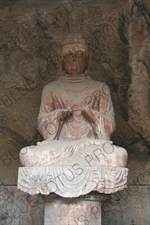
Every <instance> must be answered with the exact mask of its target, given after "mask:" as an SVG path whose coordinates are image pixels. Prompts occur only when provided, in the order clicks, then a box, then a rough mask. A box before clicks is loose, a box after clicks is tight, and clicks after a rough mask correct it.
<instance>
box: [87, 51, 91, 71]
mask: <svg viewBox="0 0 150 225" xmlns="http://www.w3.org/2000/svg"><path fill="white" fill-rule="evenodd" d="M89 61H90V53H89V52H88V53H87V65H86V69H87V68H88V67H89Z"/></svg>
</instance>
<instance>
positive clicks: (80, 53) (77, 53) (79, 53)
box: [76, 50, 83, 58]
mask: <svg viewBox="0 0 150 225" xmlns="http://www.w3.org/2000/svg"><path fill="white" fill-rule="evenodd" d="M82 55H83V51H82V50H78V51H77V52H76V56H77V57H78V58H79V57H81V56H82Z"/></svg>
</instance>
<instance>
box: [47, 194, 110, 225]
mask: <svg viewBox="0 0 150 225" xmlns="http://www.w3.org/2000/svg"><path fill="white" fill-rule="evenodd" d="M108 197H109V195H105V194H99V193H90V194H87V195H84V196H80V197H78V198H71V199H70V198H62V197H59V196H58V195H55V194H50V195H49V196H48V197H46V198H45V200H46V201H45V215H44V225H101V224H102V214H101V203H102V201H105V200H106V199H107V198H108Z"/></svg>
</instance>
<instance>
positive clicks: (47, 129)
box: [37, 88, 62, 140]
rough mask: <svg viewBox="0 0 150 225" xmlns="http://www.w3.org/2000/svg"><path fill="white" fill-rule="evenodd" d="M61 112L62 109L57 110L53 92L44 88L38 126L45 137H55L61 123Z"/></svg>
mask: <svg viewBox="0 0 150 225" xmlns="http://www.w3.org/2000/svg"><path fill="white" fill-rule="evenodd" d="M61 112H62V110H61V109H56V110H55V105H54V97H53V94H52V92H49V91H47V90H46V88H44V90H43V93H42V100H41V106H40V112H39V115H38V126H37V129H38V131H39V132H40V134H41V135H42V137H43V138H44V139H47V138H50V139H51V140H53V139H54V138H55V136H56V134H57V131H58V127H59V124H60V120H59V119H60V115H61Z"/></svg>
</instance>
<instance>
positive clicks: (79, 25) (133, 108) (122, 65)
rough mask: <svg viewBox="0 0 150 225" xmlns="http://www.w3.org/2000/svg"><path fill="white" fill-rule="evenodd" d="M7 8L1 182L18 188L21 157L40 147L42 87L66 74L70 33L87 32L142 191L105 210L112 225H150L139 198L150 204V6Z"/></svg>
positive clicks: (132, 177) (1, 41)
mask: <svg viewBox="0 0 150 225" xmlns="http://www.w3.org/2000/svg"><path fill="white" fill-rule="evenodd" d="M72 5H73V7H72ZM0 6H1V9H0V14H1V27H0V30H1V37H0V45H1V48H0V51H1V54H0V73H1V76H0V81H1V87H0V90H1V97H0V107H1V113H0V124H1V130H0V137H1V140H0V145H1V147H0V149H1V150H0V182H1V183H2V182H4V183H5V184H6V185H8V184H10V185H12V184H16V183H17V168H18V167H19V166H20V163H19V159H18V151H19V149H21V148H22V147H23V146H26V145H29V144H32V143H33V144H34V143H36V141H37V131H36V128H35V127H36V126H35V123H36V122H35V121H36V119H37V115H38V111H39V106H40V98H41V92H42V88H43V86H45V84H47V83H49V82H50V81H53V80H55V79H57V78H58V77H59V75H60V73H61V67H60V64H59V57H58V55H59V52H60V43H61V42H62V40H63V38H64V37H65V36H66V35H67V34H68V33H69V32H70V31H73V30H75V29H77V30H81V32H82V34H83V36H84V38H85V39H86V41H87V42H88V44H89V49H90V52H91V56H90V60H91V62H90V67H89V69H88V73H89V74H90V75H91V77H92V78H93V79H96V80H100V81H102V82H105V83H107V84H108V85H109V87H110V89H111V94H112V97H113V104H114V108H115V113H116V124H117V130H116V132H115V133H114V135H113V140H114V143H115V144H116V145H120V146H122V147H124V148H126V149H127V150H128V154H129V159H128V167H129V170H130V173H129V184H133V185H134V183H136V185H135V186H133V187H134V189H136V187H137V186H138V188H139V189H141V192H136V194H135V195H134V194H132V196H127V197H126V199H125V197H124V199H122V200H121V207H122V208H120V206H119V204H117V203H118V201H117V200H116V201H115V202H112V205H113V206H112V208H111V207H110V206H108V207H107V209H106V208H105V215H104V216H103V218H104V224H109V223H110V224H114V225H116V224H118V225H122V224H123V225H127V224H136V225H141V224H144V225H149V221H150V218H149V217H148V216H149V211H148V210H149V206H148V205H147V204H146V205H145V207H144V208H142V206H143V205H141V209H142V210H143V211H140V210H141V209H138V210H137V208H135V206H137V203H138V205H139V206H140V203H139V200H138V199H141V202H143V203H142V204H144V202H146V201H150V200H149V196H150V195H149V194H148V191H147V190H149V185H148V183H149V177H150V176H149V169H150V158H149V156H148V154H147V153H148V151H149V143H150V142H149V141H150V135H149V134H150V126H149V123H150V118H149V111H150V101H149V90H150V89H149V71H150V64H149V56H150V41H149V40H150V24H149V14H150V4H149V0H144V1H119V0H115V1H94V2H93V1H73V0H72V1H69V2H67V1H48V0H45V1H32V0H28V1H23V0H16V1H15V0H13V1H12V0H11V1H10V0H5V1H4V0H2V1H1V2H0ZM64 6H65V7H66V8H67V10H65V8H64ZM54 49H56V52H55V51H54ZM32 65H33V67H32ZM18 89H19V90H20V91H21V93H22V94H20V93H19V92H18ZM26 93H27V94H26ZM19 97H20V98H19ZM31 105H34V107H31ZM33 121H34V122H33ZM9 151H10V152H9ZM10 153H11V154H12V155H13V156H12V155H11V154H10ZM3 154H6V156H5V158H4V157H2V156H3ZM10 162H11V164H9V163H10ZM7 164H9V165H7ZM144 190H145V191H144ZM143 192H144V193H145V194H144V196H145V197H143V195H141V193H143ZM17 193H18V192H17ZM135 196H136V198H135ZM114 198H115V197H114ZM131 199H133V203H132V204H131V205H130V200H131ZM142 199H143V200H142ZM5 202H6V200H5ZM115 204H116V205H115ZM117 207H118V208H117ZM10 208H11V209H13V205H12V204H11V205H10ZM139 208H140V207H139ZM3 209H4V208H3ZM110 209H112V211H111V210H110ZM122 209H123V211H122ZM144 209H145V211H144ZM4 211H5V210H4ZM5 212H6V211H5ZM144 213H145V214H144ZM121 215H123V217H121ZM131 215H132V216H131ZM35 217H36V211H35ZM0 218H1V221H3V220H4V218H6V217H0ZM2 218H3V219H2ZM4 221H5V220H4ZM14 221H15V220H14ZM16 221H17V219H16ZM7 222H8V221H7ZM1 223H2V222H1ZM14 223H15V222H14ZM34 223H35V222H34ZM18 224H19V222H18ZM20 224H28V225H29V224H32V223H30V222H27V223H23V222H20ZM35 224H38V222H37V223H35ZM39 224H40V222H39ZM42 224H43V222H41V225H42ZM15 225H17V222H16V223H15Z"/></svg>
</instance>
